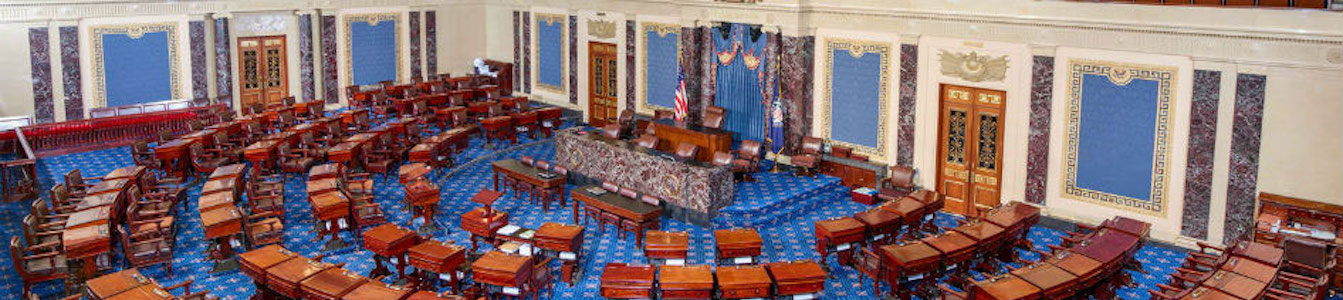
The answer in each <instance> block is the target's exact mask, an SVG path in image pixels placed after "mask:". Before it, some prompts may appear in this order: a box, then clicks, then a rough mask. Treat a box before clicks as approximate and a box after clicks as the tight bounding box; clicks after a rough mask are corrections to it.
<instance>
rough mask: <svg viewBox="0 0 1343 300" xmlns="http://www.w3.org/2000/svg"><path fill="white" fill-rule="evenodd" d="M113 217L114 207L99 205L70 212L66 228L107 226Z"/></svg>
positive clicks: (66, 220)
mask: <svg viewBox="0 0 1343 300" xmlns="http://www.w3.org/2000/svg"><path fill="white" fill-rule="evenodd" d="M111 219H112V207H111V206H98V207H94V208H90V209H85V210H81V211H77V212H75V213H73V214H70V217H69V218H66V219H65V229H66V230H70V229H79V228H84V227H89V226H98V225H103V226H107V225H108V221H109V220H111ZM118 226H120V225H118Z"/></svg>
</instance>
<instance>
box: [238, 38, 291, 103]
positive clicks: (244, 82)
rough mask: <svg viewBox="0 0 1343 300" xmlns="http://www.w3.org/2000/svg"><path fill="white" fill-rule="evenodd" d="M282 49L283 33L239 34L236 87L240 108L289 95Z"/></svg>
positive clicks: (277, 99) (286, 65)
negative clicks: (275, 34) (263, 34)
mask: <svg viewBox="0 0 1343 300" xmlns="http://www.w3.org/2000/svg"><path fill="white" fill-rule="evenodd" d="M285 49H286V48H285V36H283V35H278V36H257V37H240V38H238V82H239V88H238V90H239V93H240V94H241V95H239V99H240V100H241V103H242V107H243V108H246V107H252V105H255V104H261V105H262V106H271V105H279V104H281V103H282V101H283V99H284V97H288V96H289V68H288V65H289V64H288V62H287V61H288V56H287V54H286V53H285ZM244 111H245V110H244Z"/></svg>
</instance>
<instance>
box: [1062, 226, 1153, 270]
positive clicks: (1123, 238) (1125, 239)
mask: <svg viewBox="0 0 1343 300" xmlns="http://www.w3.org/2000/svg"><path fill="white" fill-rule="evenodd" d="M1137 244H1138V238H1137V237H1134V236H1133V235H1130V234H1127V233H1123V232H1119V231H1112V230H1108V229H1101V230H1100V231H1098V232H1096V234H1095V235H1093V236H1092V237H1091V238H1090V239H1088V240H1086V241H1085V242H1084V244H1083V245H1080V246H1077V247H1073V249H1072V251H1073V252H1075V253H1077V254H1081V255H1086V256H1087V257H1090V258H1092V259H1095V260H1096V261H1100V262H1102V263H1104V264H1105V265H1106V266H1114V265H1116V264H1118V263H1119V260H1120V258H1121V256H1123V255H1124V253H1125V252H1127V251H1128V250H1129V249H1132V248H1134V247H1135V246H1137Z"/></svg>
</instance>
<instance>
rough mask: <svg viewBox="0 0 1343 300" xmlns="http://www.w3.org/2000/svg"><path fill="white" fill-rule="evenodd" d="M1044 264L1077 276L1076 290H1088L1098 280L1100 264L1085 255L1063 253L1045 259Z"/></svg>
mask: <svg viewBox="0 0 1343 300" xmlns="http://www.w3.org/2000/svg"><path fill="white" fill-rule="evenodd" d="M1044 262H1045V263H1049V264H1051V265H1054V266H1055V267H1058V268H1059V269H1063V270H1064V271H1067V272H1068V273H1070V274H1073V275H1074V276H1077V279H1078V283H1077V286H1076V288H1077V290H1083V289H1086V288H1090V287H1091V286H1092V285H1094V284H1096V282H1097V281H1099V279H1100V278H1099V277H1100V276H1099V275H1100V273H1101V267H1102V263H1101V262H1100V261H1097V260H1095V259H1091V258H1090V257H1086V255H1079V254H1076V253H1072V252H1069V251H1064V252H1060V253H1058V255H1054V257H1050V258H1047V259H1045V260H1044Z"/></svg>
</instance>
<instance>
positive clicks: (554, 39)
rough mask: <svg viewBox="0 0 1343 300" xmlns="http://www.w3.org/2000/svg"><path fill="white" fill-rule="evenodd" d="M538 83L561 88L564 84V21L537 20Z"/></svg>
mask: <svg viewBox="0 0 1343 300" xmlns="http://www.w3.org/2000/svg"><path fill="white" fill-rule="evenodd" d="M537 23H539V25H540V26H538V27H539V28H538V30H537V36H536V40H537V49H536V51H537V52H538V53H539V56H540V57H539V60H540V61H539V62H537V64H538V66H539V67H540V72H541V73H540V74H539V76H540V82H539V83H540V84H542V85H547V86H551V87H554V88H555V89H562V87H563V86H564V56H563V54H564V22H554V23H549V24H547V23H546V22H537Z"/></svg>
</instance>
